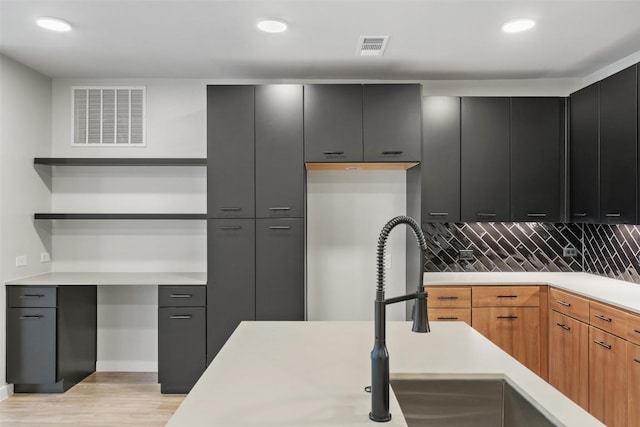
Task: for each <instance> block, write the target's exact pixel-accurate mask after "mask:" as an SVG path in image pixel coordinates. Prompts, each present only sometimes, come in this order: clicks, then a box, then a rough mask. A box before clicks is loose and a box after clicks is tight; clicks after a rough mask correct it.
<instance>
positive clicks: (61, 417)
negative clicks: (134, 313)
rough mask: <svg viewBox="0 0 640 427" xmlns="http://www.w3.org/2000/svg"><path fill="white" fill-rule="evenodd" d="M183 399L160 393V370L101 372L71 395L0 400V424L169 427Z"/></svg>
mask: <svg viewBox="0 0 640 427" xmlns="http://www.w3.org/2000/svg"><path fill="white" fill-rule="evenodd" d="M183 399H184V395H163V394H161V393H160V386H159V385H158V384H157V374H156V373H146V372H145V373H137V372H96V373H94V374H92V375H90V376H89V377H87V378H86V379H85V380H84V381H82V382H80V383H78V384H76V385H75V386H74V387H73V388H71V389H70V390H68V391H67V392H66V393H61V394H28V393H16V394H13V395H12V396H10V397H9V398H7V399H5V400H3V401H2V402H0V426H1V427H9V426H16V427H29V426H33V427H36V426H38V427H54V426H55V427H62V426H64V427H69V426H72V427H85V426H87V427H89V426H95V427H107V426H108V427H115V426H118V427H120V426H123V427H129V426H145V427H152V426H164V425H165V424H166V423H167V421H169V418H171V415H172V414H173V413H174V412H175V410H176V409H177V408H178V406H179V405H180V403H182V400H183Z"/></svg>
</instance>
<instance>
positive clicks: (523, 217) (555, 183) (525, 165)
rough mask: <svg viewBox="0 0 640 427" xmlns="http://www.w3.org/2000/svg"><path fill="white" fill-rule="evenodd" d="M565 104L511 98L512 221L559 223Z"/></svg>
mask: <svg viewBox="0 0 640 427" xmlns="http://www.w3.org/2000/svg"><path fill="white" fill-rule="evenodd" d="M563 117H564V101H563V100H562V99H560V98H512V99H511V220H512V221H542V222H559V221H560V218H561V213H562V209H561V205H562V203H561V195H560V189H561V186H562V180H561V173H560V171H561V149H562V146H563V145H562V140H563V139H564V130H563V126H562V124H563V122H564V120H563Z"/></svg>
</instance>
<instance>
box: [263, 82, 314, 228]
mask: <svg viewBox="0 0 640 427" xmlns="http://www.w3.org/2000/svg"><path fill="white" fill-rule="evenodd" d="M303 151H304V143H303V132H302V86H298V85H268V86H257V87H256V217H257V218H271V217H302V216H303V212H304V155H303Z"/></svg>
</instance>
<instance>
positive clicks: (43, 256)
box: [40, 252, 51, 262]
mask: <svg viewBox="0 0 640 427" xmlns="http://www.w3.org/2000/svg"><path fill="white" fill-rule="evenodd" d="M49 261H51V255H49V252H41V253H40V262H49Z"/></svg>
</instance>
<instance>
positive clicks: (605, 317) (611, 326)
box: [589, 301, 627, 337]
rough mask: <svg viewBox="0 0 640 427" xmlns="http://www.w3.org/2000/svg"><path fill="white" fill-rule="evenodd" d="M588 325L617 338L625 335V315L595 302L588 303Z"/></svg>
mask: <svg viewBox="0 0 640 427" xmlns="http://www.w3.org/2000/svg"><path fill="white" fill-rule="evenodd" d="M589 324H591V325H592V326H595V327H596V328H599V329H602V330H603V331H607V332H609V333H612V334H613V335H616V336H619V337H626V335H627V313H625V312H624V311H621V310H618V309H615V308H613V307H609V306H608V305H604V304H599V303H597V302H593V301H590V302H589Z"/></svg>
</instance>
